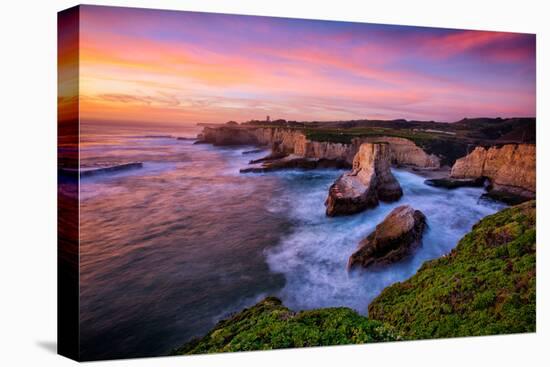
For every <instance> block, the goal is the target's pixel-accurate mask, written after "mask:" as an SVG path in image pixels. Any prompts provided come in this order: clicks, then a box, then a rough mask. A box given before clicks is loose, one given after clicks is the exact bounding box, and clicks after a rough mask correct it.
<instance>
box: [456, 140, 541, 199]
mask: <svg viewBox="0 0 550 367" xmlns="http://www.w3.org/2000/svg"><path fill="white" fill-rule="evenodd" d="M535 155H536V147H535V145H531V144H508V145H504V146H502V147H500V148H498V147H491V148H483V147H477V148H475V149H474V151H473V152H471V153H470V154H468V155H467V156H466V157H464V158H461V159H459V160H457V161H456V163H455V164H454V165H453V168H452V170H451V178H457V179H464V178H480V177H486V178H488V179H489V180H490V182H491V191H493V192H503V193H508V194H513V195H518V196H521V197H525V198H534V197H535V191H536V157H535Z"/></svg>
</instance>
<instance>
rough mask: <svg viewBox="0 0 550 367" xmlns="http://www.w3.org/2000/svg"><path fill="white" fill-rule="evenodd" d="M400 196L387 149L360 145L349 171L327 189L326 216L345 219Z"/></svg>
mask: <svg viewBox="0 0 550 367" xmlns="http://www.w3.org/2000/svg"><path fill="white" fill-rule="evenodd" d="M402 195H403V190H402V189H401V186H400V185H399V182H397V180H396V179H395V177H394V176H393V174H392V173H391V170H390V146H389V144H386V143H364V144H362V145H361V146H360V148H359V151H358V152H357V154H356V155H355V158H354V159H353V168H352V171H351V172H349V173H345V174H343V175H342V176H340V177H339V178H338V179H337V180H336V182H335V183H334V184H333V185H332V186H331V187H330V189H329V195H328V198H327V200H326V202H325V206H326V207H327V209H326V214H327V215H328V216H337V215H349V214H354V213H358V212H361V211H363V210H365V209H368V208H371V207H374V206H377V205H378V202H379V200H382V201H388V202H389V201H395V200H398V199H399V198H400V197H401V196H402Z"/></svg>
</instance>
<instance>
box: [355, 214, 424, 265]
mask: <svg viewBox="0 0 550 367" xmlns="http://www.w3.org/2000/svg"><path fill="white" fill-rule="evenodd" d="M425 228H426V216H425V215H424V214H423V213H422V212H421V211H420V210H415V209H413V208H412V207H410V206H409V205H402V206H399V207H397V208H395V209H394V210H392V211H391V213H390V214H389V215H388V216H387V217H386V218H384V220H383V221H382V222H381V223H380V224H378V225H377V226H376V229H375V230H374V231H373V232H372V233H371V234H370V235H369V236H368V237H367V238H365V239H363V240H362V241H361V242H360V243H359V248H358V249H357V251H355V252H354V253H353V254H352V255H351V256H350V258H349V261H348V269H351V268H353V267H354V266H356V265H361V266H362V267H364V268H368V267H371V266H376V265H387V264H391V263H394V262H396V261H399V260H401V259H403V258H404V257H406V256H408V255H410V254H411V253H412V252H413V251H414V249H416V248H417V247H418V246H419V245H420V243H421V241H422V234H423V232H424V229H425Z"/></svg>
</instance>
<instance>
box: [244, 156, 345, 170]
mask: <svg viewBox="0 0 550 367" xmlns="http://www.w3.org/2000/svg"><path fill="white" fill-rule="evenodd" d="M347 167H348V164H347V163H346V162H345V161H340V160H334V159H324V158H321V159H309V158H302V157H297V156H287V157H285V158H282V159H276V160H264V161H262V164H261V166H259V167H247V168H242V169H241V170H240V173H251V172H252V173H261V172H271V171H280V170H286V169H299V170H311V169H317V168H335V169H343V168H347Z"/></svg>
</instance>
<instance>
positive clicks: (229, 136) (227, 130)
mask: <svg viewBox="0 0 550 367" xmlns="http://www.w3.org/2000/svg"><path fill="white" fill-rule="evenodd" d="M197 139H198V140H197V143H199V144H200V143H210V144H214V145H262V146H268V147H269V146H270V147H272V150H273V152H274V153H285V154H295V155H297V156H301V157H303V158H310V159H329V160H337V161H345V162H348V163H349V164H350V165H351V164H352V163H353V158H354V157H355V155H356V154H357V152H358V150H359V147H360V146H361V144H363V143H377V142H378V143H388V144H389V146H390V161H391V163H392V164H396V165H406V166H414V167H417V168H422V169H435V168H439V166H440V160H439V158H438V157H437V156H435V155H432V154H427V153H426V152H424V150H422V149H421V148H420V147H418V146H417V145H416V144H415V143H414V142H412V141H411V140H408V139H404V138H397V137H388V136H380V137H364V138H355V139H353V140H352V141H351V143H350V144H344V143H337V142H330V141H313V140H309V139H308V138H307V137H306V135H305V134H304V133H303V132H302V131H301V130H297V129H290V128H274V127H257V126H231V125H230V126H228V125H224V126H215V127H212V126H206V127H204V129H203V131H202V133H201V134H199V136H198V137H197Z"/></svg>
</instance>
